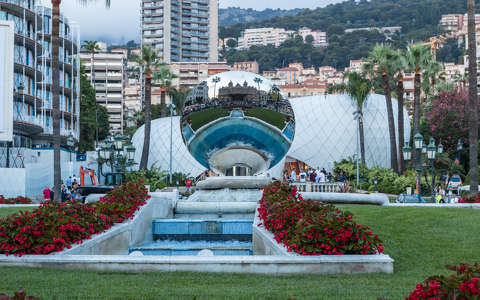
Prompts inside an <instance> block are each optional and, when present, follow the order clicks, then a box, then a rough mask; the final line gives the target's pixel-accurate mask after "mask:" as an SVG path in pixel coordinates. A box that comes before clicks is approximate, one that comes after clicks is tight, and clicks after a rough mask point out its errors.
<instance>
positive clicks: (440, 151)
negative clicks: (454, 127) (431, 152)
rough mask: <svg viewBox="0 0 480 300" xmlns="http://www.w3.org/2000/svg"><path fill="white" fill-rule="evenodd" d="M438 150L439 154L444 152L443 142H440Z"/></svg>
mask: <svg viewBox="0 0 480 300" xmlns="http://www.w3.org/2000/svg"><path fill="white" fill-rule="evenodd" d="M437 152H438V153H439V154H442V153H443V145H442V142H440V144H438V149H437Z"/></svg>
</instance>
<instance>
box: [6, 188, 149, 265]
mask: <svg viewBox="0 0 480 300" xmlns="http://www.w3.org/2000/svg"><path fill="white" fill-rule="evenodd" d="M148 197H149V196H148V194H147V191H146V189H145V187H144V186H143V184H141V183H125V184H124V185H122V186H119V187H117V188H116V189H114V190H112V191H111V192H109V193H108V194H107V195H106V196H105V197H103V198H102V199H101V200H100V202H99V203H93V204H82V203H79V202H71V201H68V202H66V203H56V202H51V201H47V202H44V203H43V204H41V206H40V207H39V208H37V209H34V210H33V211H25V212H20V213H17V214H14V215H11V216H8V217H6V218H0V253H3V254H6V255H10V254H13V255H15V256H22V255H25V254H49V253H52V252H57V251H62V250H63V249H65V248H71V245H72V244H80V243H82V241H83V240H84V239H89V238H91V236H92V235H93V234H96V233H100V232H103V231H105V230H107V229H109V228H110V227H111V226H112V225H113V223H120V222H123V221H124V220H126V219H129V218H132V217H133V215H134V213H135V211H137V210H138V209H139V208H140V206H142V205H144V204H145V203H146V199H147V198H148Z"/></svg>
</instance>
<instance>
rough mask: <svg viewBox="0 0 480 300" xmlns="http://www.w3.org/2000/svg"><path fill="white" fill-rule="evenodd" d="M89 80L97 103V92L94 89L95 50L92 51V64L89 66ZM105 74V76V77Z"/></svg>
mask: <svg viewBox="0 0 480 300" xmlns="http://www.w3.org/2000/svg"><path fill="white" fill-rule="evenodd" d="M90 68H91V69H90V80H91V81H92V82H91V84H92V86H93V89H94V90H95V101H97V90H96V89H95V50H93V51H92V62H91V64H90ZM106 75H107V74H105V76H106Z"/></svg>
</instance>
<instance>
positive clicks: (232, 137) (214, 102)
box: [180, 71, 295, 176]
mask: <svg viewBox="0 0 480 300" xmlns="http://www.w3.org/2000/svg"><path fill="white" fill-rule="evenodd" d="M180 126H181V131H182V135H183V140H184V142H185V144H186V145H187V148H188V150H189V151H190V153H191V154H192V155H193V157H195V159H196V160H197V161H198V162H200V163H201V164H202V165H203V166H204V167H206V168H207V169H209V170H212V171H214V172H216V173H218V174H220V175H227V176H249V175H256V174H260V173H265V172H266V171H267V170H268V169H270V168H272V167H273V166H275V165H276V164H278V163H279V162H280V161H281V160H282V159H283V157H284V156H285V155H286V154H287V151H288V149H289V148H290V145H291V143H292V141H293V138H294V134H295V117H294V113H293V109H292V106H291V105H290V102H289V101H288V99H287V98H286V97H285V95H284V93H283V92H282V91H281V90H280V89H279V88H278V87H277V86H276V85H275V84H273V83H272V82H271V81H270V80H268V79H266V78H264V77H262V76H260V75H257V74H254V73H249V72H241V71H231V72H225V73H220V74H216V75H214V76H211V77H210V78H208V79H207V80H206V81H203V82H201V83H200V84H199V85H198V86H196V87H195V88H194V89H192V90H191V91H190V93H189V95H188V96H187V99H186V100H185V104H184V107H183V112H182V120H181V125H180Z"/></svg>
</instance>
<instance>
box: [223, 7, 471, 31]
mask: <svg viewBox="0 0 480 300" xmlns="http://www.w3.org/2000/svg"><path fill="white" fill-rule="evenodd" d="M466 5H467V4H466V1H458V0H456V1H446V0H370V1H367V0H359V1H358V0H357V1H355V0H349V1H345V2H341V3H337V4H331V5H328V6H326V7H323V8H317V9H314V10H310V9H304V10H301V11H300V12H298V13H297V14H296V15H293V16H283V17H274V18H271V19H268V20H263V21H255V22H248V23H241V24H235V25H232V26H228V27H221V28H220V38H224V37H238V36H240V32H241V31H242V30H243V29H245V28H254V27H270V26H271V27H282V28H285V29H292V30H296V29H298V28H300V27H302V26H308V27H310V28H312V29H319V30H323V31H327V32H328V28H329V27H331V26H333V25H341V26H343V27H345V28H359V27H369V26H378V27H383V26H402V28H403V29H404V32H410V31H415V30H421V29H422V28H424V27H426V26H432V25H433V26H437V25H438V22H439V21H440V18H441V15H442V14H448V13H462V14H463V13H466V11H467V8H466ZM477 8H478V7H477Z"/></svg>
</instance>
